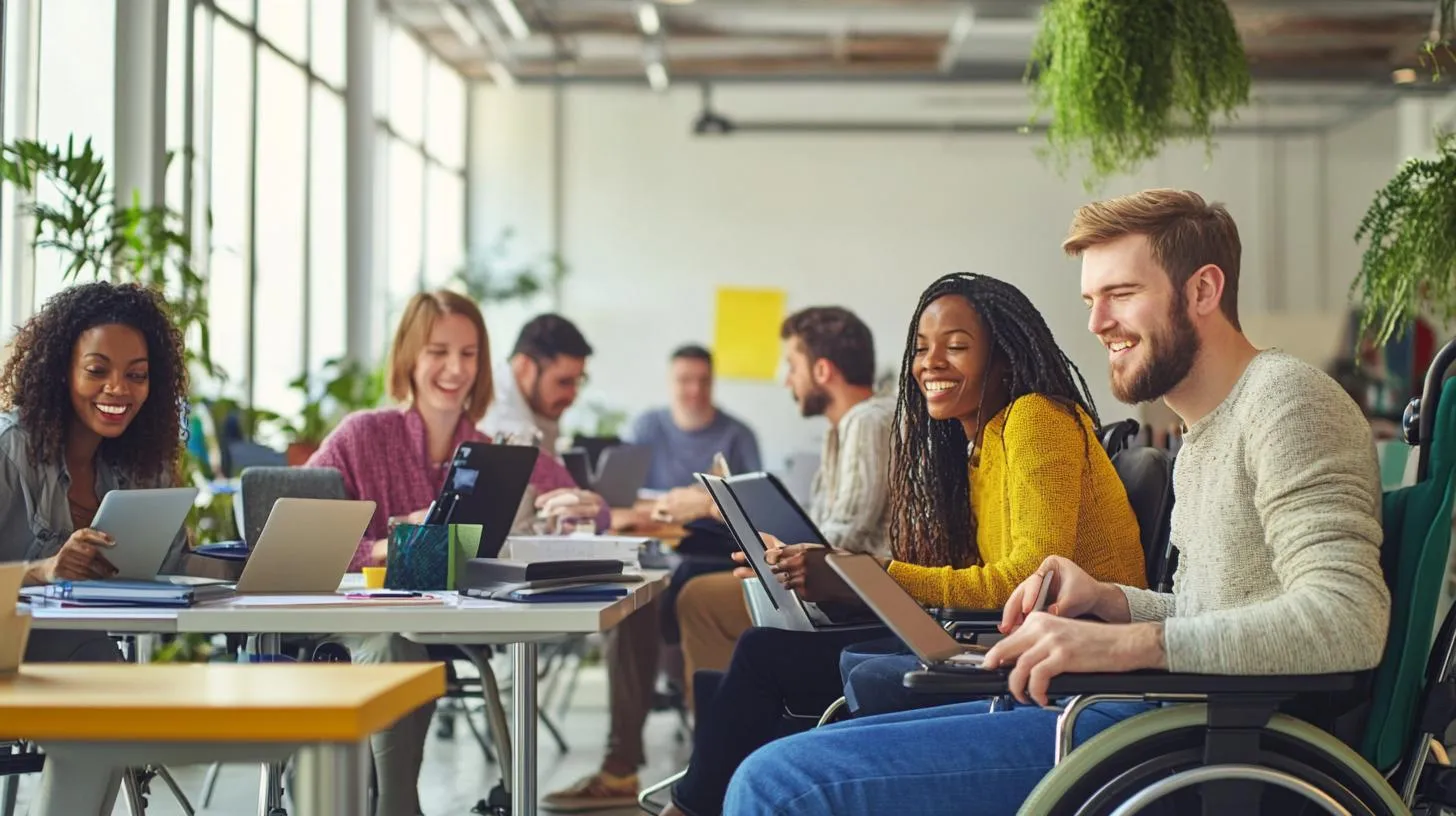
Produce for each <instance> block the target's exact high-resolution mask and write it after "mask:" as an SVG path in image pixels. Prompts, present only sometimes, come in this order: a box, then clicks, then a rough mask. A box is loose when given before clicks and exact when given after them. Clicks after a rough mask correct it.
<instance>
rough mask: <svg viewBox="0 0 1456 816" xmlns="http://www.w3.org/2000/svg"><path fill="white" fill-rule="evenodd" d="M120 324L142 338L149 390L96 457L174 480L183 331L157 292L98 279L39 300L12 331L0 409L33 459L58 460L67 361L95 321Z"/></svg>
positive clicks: (65, 417) (182, 401)
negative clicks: (13, 421) (15, 423)
mask: <svg viewBox="0 0 1456 816" xmlns="http://www.w3.org/2000/svg"><path fill="white" fill-rule="evenodd" d="M110 324H120V325H124V326H130V327H132V328H133V329H136V330H137V331H139V332H141V334H142V337H144V338H146V341H147V357H148V364H149V365H148V367H149V374H150V376H149V377H148V379H149V380H150V381H151V392H150V394H149V395H148V396H147V400H146V402H144V403H142V406H141V408H139V409H138V410H137V415H136V419H134V420H132V423H131V425H130V426H129V427H128V428H127V429H126V433H124V434H122V435H121V436H119V437H116V438H115V439H104V440H102V442H101V448H100V450H99V452H98V455H99V456H101V457H102V458H103V459H104V460H105V461H106V462H107V463H108V464H110V465H111V466H112V467H115V468H117V469H118V470H120V471H122V472H123V473H125V474H127V475H128V476H130V477H131V478H133V479H135V480H138V481H158V482H160V481H164V480H169V479H171V478H172V477H173V475H174V474H175V472H176V467H177V463H178V462H179V456H180V453H181V444H182V438H183V434H182V417H183V416H184V415H185V411H186V404H187V364H186V361H185V357H184V354H183V345H182V333H181V332H180V331H178V329H177V326H176V324H175V323H174V322H173V321H172V317H171V309H170V308H169V307H168V306H167V302H166V300H164V299H163V297H162V295H161V293H159V292H157V291H156V290H153V289H150V288H147V287H144V286H138V285H136V284H129V283H121V284H118V283H110V282H107V281H98V282H96V283H87V284H82V285H80V286H73V287H71V288H69V289H66V290H64V291H62V292H60V293H59V294H57V295H55V296H54V297H52V298H51V299H50V300H48V301H46V304H45V307H44V308H42V309H41V310H40V311H39V312H37V313H36V314H35V315H34V316H33V317H31V318H30V320H28V321H26V324H25V325H24V326H21V327H20V330H19V332H18V333H17V334H16V335H15V341H14V348H13V349H12V350H11V354H10V360H9V361H8V362H7V363H6V364H5V371H4V373H3V374H0V407H3V408H4V409H5V410H13V411H17V412H18V413H19V415H20V423H21V425H23V426H24V427H25V429H26V431H27V432H28V434H29V438H30V442H29V445H30V447H29V454H30V456H31V458H32V459H34V460H36V461H37V462H63V461H64V460H65V455H66V434H67V431H68V429H69V428H70V427H71V421H72V419H73V418H74V417H75V411H74V409H72V407H71V394H70V387H71V386H70V384H71V359H72V355H73V354H74V352H75V347H76V341H77V340H78V339H79V338H80V337H81V335H82V334H83V333H84V332H86V331H87V330H89V329H92V328H95V327H96V326H105V325H110Z"/></svg>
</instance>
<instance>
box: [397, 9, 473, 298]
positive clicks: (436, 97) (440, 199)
mask: <svg viewBox="0 0 1456 816" xmlns="http://www.w3.org/2000/svg"><path fill="white" fill-rule="evenodd" d="M376 47H377V48H378V52H379V53H378V55H377V56H380V57H381V59H379V60H377V61H376V67H377V69H378V70H377V71H376V76H379V77H381V78H382V80H383V81H382V82H381V84H380V85H378V88H379V90H380V97H381V98H380V99H379V100H377V101H376V104H375V110H376V112H377V115H378V117H379V130H378V132H379V134H380V143H379V144H378V145H377V146H376V149H377V150H378V152H379V156H378V159H379V161H378V163H379V164H380V165H382V167H383V168H384V172H382V173H380V175H379V177H380V178H381V179H383V180H384V181H383V182H382V184H381V186H382V187H383V188H384V189H383V190H382V192H383V193H384V195H385V196H386V197H387V198H386V201H387V202H388V204H387V206H386V207H384V208H382V209H383V212H384V215H383V217H384V218H385V219H386V221H387V222H388V224H389V229H388V230H387V231H382V232H381V236H382V237H381V244H379V245H378V246H377V247H376V251H377V252H378V253H379V256H380V257H381V258H383V259H384V266H385V270H384V274H383V278H384V280H385V283H386V286H385V297H386V300H387V304H386V321H387V324H388V325H389V326H391V327H392V326H393V324H394V321H395V320H396V319H397V317H398V315H399V313H400V311H401V309H402V308H403V307H404V304H405V302H406V301H407V300H408V299H409V297H410V296H411V295H413V294H414V293H416V292H419V291H421V290H424V289H430V288H436V287H440V286H443V285H444V284H445V283H446V282H447V281H448V280H449V279H450V278H451V277H452V276H454V274H455V273H456V272H458V271H459V270H460V268H461V266H462V265H463V263H464V256H465V253H464V249H465V244H464V241H463V239H462V238H463V236H464V234H465V93H466V89H465V82H464V80H463V79H461V78H460V75H459V74H457V73H456V72H455V71H454V70H452V69H451V68H450V67H449V66H448V65H445V64H444V63H442V62H440V61H439V60H438V59H436V58H435V57H434V55H432V54H430V53H429V52H428V51H427V50H426V49H425V48H424V47H423V46H422V45H421V44H420V42H419V41H418V40H416V39H415V38H414V37H413V36H412V35H411V34H409V33H407V32H406V31H404V30H403V29H401V28H398V27H396V26H384V27H382V30H381V31H380V32H379V36H378V37H377V38H376Z"/></svg>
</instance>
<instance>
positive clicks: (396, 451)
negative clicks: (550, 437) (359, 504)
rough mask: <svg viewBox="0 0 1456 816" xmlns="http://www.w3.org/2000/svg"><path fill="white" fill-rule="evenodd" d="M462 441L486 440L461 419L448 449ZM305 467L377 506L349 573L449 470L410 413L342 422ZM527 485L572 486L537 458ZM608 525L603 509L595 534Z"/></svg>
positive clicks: (384, 412)
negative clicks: (435, 460)
mask: <svg viewBox="0 0 1456 816" xmlns="http://www.w3.org/2000/svg"><path fill="white" fill-rule="evenodd" d="M466 441H472V442H484V441H487V440H486V438H485V436H484V435H482V434H481V433H480V432H479V431H477V430H476V429H475V428H474V426H473V425H472V424H471V422H470V417H468V416H466V415H464V414H461V415H460V423H459V424H458V425H457V426H456V427H455V439H454V440H453V441H452V442H451V443H450V447H451V449H452V450H453V449H454V448H456V447H458V446H459V445H460V443H461V442H466ZM308 466H309V467H330V468H335V469H337V470H338V471H339V472H340V473H342V474H344V486H345V488H346V489H347V490H348V491H349V496H350V497H352V498H355V499H367V500H371V501H373V502H375V503H376V504H377V505H378V506H377V507H376V508H375V510H374V518H373V519H372V520H370V522H369V528H368V529H367V530H366V531H365V532H364V538H363V540H362V541H360V542H359V548H358V549H357V550H355V551H354V557H353V559H352V560H350V561H349V570H350V571H351V572H354V571H358V570H359V569H360V568H362V567H366V566H369V564H370V555H371V550H372V549H373V546H374V542H375V541H377V540H378V539H381V538H384V537H385V536H387V535H388V533H389V519H391V518H393V517H395V516H406V515H409V514H410V513H413V512H415V511H416V510H423V509H425V508H426V507H428V506H429V505H430V502H432V501H434V500H435V495H436V494H437V493H439V492H440V485H441V484H442V483H443V482H444V481H445V473H446V471H447V470H448V469H449V468H448V465H440V466H436V465H433V464H431V463H430V454H429V448H428V444H427V442H426V437H425V420H424V418H423V417H421V416H420V414H419V412H418V411H416V410H414V409H413V408H380V409H377V410H373V411H359V412H357V413H353V414H350V415H349V416H347V417H344V421H343V422H340V423H339V427H337V428H335V429H334V431H333V433H331V434H329V436H328V438H327V439H325V440H324V442H323V445H322V446H320V447H319V449H318V452H317V453H315V454H314V455H313V456H312V457H310V458H309V460H308ZM531 486H532V487H534V488H536V491H537V492H538V493H545V492H547V491H550V490H556V489H557V488H562V487H576V486H577V484H576V482H574V481H572V478H571V474H570V473H568V472H567V470H566V467H565V466H564V465H562V464H561V463H560V462H558V461H556V460H555V459H553V458H551V457H549V456H547V455H545V454H544V453H543V454H541V456H540V457H539V458H538V459H537V460H536V469H535V470H534V471H533V472H532V473H531ZM610 521H611V511H610V510H608V509H607V508H605V507H603V508H602V511H601V513H599V514H598V518H597V529H599V530H605V529H606V528H607V525H608V524H609V523H610Z"/></svg>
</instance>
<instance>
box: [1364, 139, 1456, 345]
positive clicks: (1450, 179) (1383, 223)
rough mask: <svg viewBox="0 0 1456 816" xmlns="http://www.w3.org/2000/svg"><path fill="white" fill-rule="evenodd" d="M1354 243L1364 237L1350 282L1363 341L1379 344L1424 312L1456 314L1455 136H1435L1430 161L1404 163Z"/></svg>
mask: <svg viewBox="0 0 1456 816" xmlns="http://www.w3.org/2000/svg"><path fill="white" fill-rule="evenodd" d="M1355 240H1356V241H1363V242H1367V246H1366V248H1365V254H1364V257H1363V258H1362V260H1361V264H1360V274H1359V275H1357V276H1356V278H1355V283H1354V285H1353V286H1352V287H1351V290H1352V292H1358V295H1359V298H1358V299H1359V301H1360V305H1361V308H1362V310H1363V314H1362V315H1361V321H1360V336H1361V337H1362V338H1364V339H1366V340H1368V341H1370V342H1372V343H1374V344H1375V345H1377V346H1383V345H1385V343H1386V342H1388V341H1389V340H1390V338H1391V337H1393V336H1395V335H1396V334H1398V333H1399V332H1401V331H1403V330H1404V329H1405V328H1406V327H1407V326H1408V325H1409V324H1410V322H1411V320H1412V319H1413V318H1414V317H1416V316H1418V315H1419V314H1421V312H1422V310H1423V309H1425V310H1429V312H1430V314H1431V316H1432V317H1434V318H1436V319H1438V320H1442V321H1445V322H1450V321H1451V319H1452V318H1456V135H1453V134H1449V133H1448V134H1445V135H1443V136H1441V137H1440V138H1439V139H1438V140H1437V148H1436V157H1435V158H1433V159H1410V160H1409V161H1407V162H1406V163H1405V164H1403V165H1401V168H1400V170H1399V171H1398V172H1397V173H1396V174H1395V177H1394V178H1392V179H1391V180H1390V183H1388V184H1386V185H1385V187H1384V189H1382V190H1381V191H1380V192H1379V193H1377V194H1376V195H1375V200H1374V201H1373V202H1371V204H1370V209H1369V210H1368V211H1367V212H1366V213H1365V217H1364V218H1363V219H1361V220H1360V228H1359V229H1358V230H1357V231H1356V233H1355Z"/></svg>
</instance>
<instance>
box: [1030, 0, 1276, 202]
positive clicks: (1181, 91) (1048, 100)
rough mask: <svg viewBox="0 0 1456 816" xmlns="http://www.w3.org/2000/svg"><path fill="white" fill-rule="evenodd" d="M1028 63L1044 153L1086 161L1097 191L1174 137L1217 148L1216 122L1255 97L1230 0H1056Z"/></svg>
mask: <svg viewBox="0 0 1456 816" xmlns="http://www.w3.org/2000/svg"><path fill="white" fill-rule="evenodd" d="M1041 15H1042V17H1041V28H1040V30H1039V32H1038V34H1037V38H1036V42H1035V45H1034V46H1033V49H1032V57H1031V62H1030V63H1029V65H1028V66H1027V72H1028V80H1029V82H1030V83H1031V97H1032V101H1033V103H1034V105H1035V109H1036V113H1035V117H1034V118H1035V119H1040V118H1041V117H1042V116H1044V115H1046V114H1050V121H1049V123H1048V126H1047V145H1046V148H1045V150H1044V155H1045V156H1048V157H1050V158H1051V160H1052V161H1053V164H1054V166H1055V167H1056V168H1057V170H1058V171H1059V172H1064V171H1065V170H1066V168H1067V167H1068V165H1069V164H1070V162H1071V160H1072V159H1073V158H1076V157H1084V158H1086V159H1087V161H1088V163H1089V166H1090V169H1089V173H1088V174H1087V175H1086V176H1085V177H1084V180H1083V182H1084V186H1085V187H1086V188H1087V190H1088V191H1089V192H1091V191H1092V190H1094V189H1095V188H1096V187H1097V186H1098V185H1099V184H1100V183H1101V182H1102V181H1103V180H1105V179H1107V178H1108V177H1110V176H1113V175H1117V174H1119V173H1131V172H1133V171H1135V170H1136V169H1137V168H1138V167H1139V166H1141V165H1142V163H1143V162H1145V161H1147V160H1148V159H1151V158H1153V157H1154V156H1156V155H1158V152H1159V151H1160V150H1161V149H1162V147H1163V145H1164V143H1166V142H1168V141H1170V140H1182V141H1202V142H1203V143H1204V144H1205V146H1206V147H1207V149H1208V150H1209V151H1210V152H1211V151H1212V148H1213V127H1214V122H1215V120H1216V119H1219V118H1225V117H1227V118H1232V117H1233V116H1234V114H1235V112H1236V111H1237V109H1238V108H1239V107H1240V106H1241V105H1244V104H1247V102H1248V101H1249V85H1250V77H1249V65H1248V60H1247V58H1246V57H1245V55H1244V47H1243V43H1242V42H1241V41H1240V40H1239V33H1238V30H1237V28H1236V27H1235V26H1234V20H1233V15H1232V14H1231V13H1230V12H1229V10H1228V7H1227V6H1226V5H1225V4H1224V2H1223V0H1050V2H1048V3H1047V4H1046V5H1045V6H1043V8H1042V12H1041Z"/></svg>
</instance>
